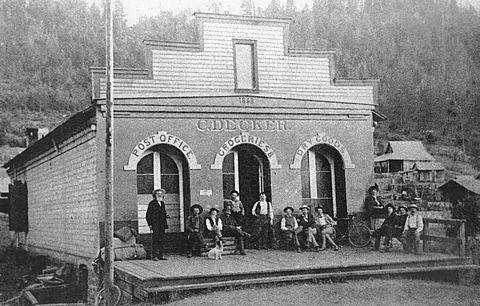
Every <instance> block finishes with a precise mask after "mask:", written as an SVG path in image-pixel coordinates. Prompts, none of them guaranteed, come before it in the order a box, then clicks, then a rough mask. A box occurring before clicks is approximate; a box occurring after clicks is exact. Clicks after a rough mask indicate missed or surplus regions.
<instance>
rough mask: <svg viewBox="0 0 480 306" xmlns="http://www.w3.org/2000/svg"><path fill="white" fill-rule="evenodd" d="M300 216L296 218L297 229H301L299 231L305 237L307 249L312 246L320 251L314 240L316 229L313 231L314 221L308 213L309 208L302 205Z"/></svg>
mask: <svg viewBox="0 0 480 306" xmlns="http://www.w3.org/2000/svg"><path fill="white" fill-rule="evenodd" d="M300 210H301V211H302V214H301V215H300V216H299V217H298V219H297V222H298V227H299V228H301V231H302V233H303V234H305V236H306V237H307V247H311V246H313V247H314V248H315V250H316V251H317V252H318V251H320V246H319V245H318V243H317V239H315V234H316V229H315V219H314V218H313V216H312V214H311V213H310V207H308V206H307V205H303V206H302V207H300Z"/></svg>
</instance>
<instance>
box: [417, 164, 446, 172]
mask: <svg viewBox="0 0 480 306" xmlns="http://www.w3.org/2000/svg"><path fill="white" fill-rule="evenodd" d="M412 168H413V169H415V170H419V171H429V170H445V167H444V166H443V165H442V164H441V163H439V162H416V163H415V164H414V165H413V167H412Z"/></svg>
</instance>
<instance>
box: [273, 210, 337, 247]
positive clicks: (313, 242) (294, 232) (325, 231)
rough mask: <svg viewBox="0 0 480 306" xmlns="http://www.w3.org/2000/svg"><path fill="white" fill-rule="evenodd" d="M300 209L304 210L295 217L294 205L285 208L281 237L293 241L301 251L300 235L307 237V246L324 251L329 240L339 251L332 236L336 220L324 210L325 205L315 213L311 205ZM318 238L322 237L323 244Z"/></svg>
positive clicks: (281, 224) (281, 222)
mask: <svg viewBox="0 0 480 306" xmlns="http://www.w3.org/2000/svg"><path fill="white" fill-rule="evenodd" d="M300 211H301V212H302V213H301V215H300V216H298V217H295V216H294V215H293V212H294V209H293V207H291V206H287V207H285V208H284V209H283V212H284V213H285V215H284V216H283V218H282V220H281V221H280V232H281V236H282V237H281V238H283V239H284V240H287V241H291V243H292V244H293V245H294V246H295V248H296V250H297V252H299V253H301V252H302V249H301V247H300V240H299V238H298V236H299V235H303V236H304V237H305V246H306V247H307V248H314V249H315V251H323V250H325V249H326V243H327V240H328V242H329V243H330V244H331V245H332V247H333V249H334V250H335V251H337V250H338V246H337V244H336V243H335V241H333V239H332V237H331V235H332V234H333V233H334V229H333V225H334V224H335V221H333V219H332V218H331V217H330V216H329V215H328V214H326V213H324V212H323V207H321V206H318V207H316V208H315V213H314V214H311V213H310V207H308V206H307V205H303V206H302V207H301V208H300ZM317 238H320V239H321V246H320V245H319V243H318V242H317Z"/></svg>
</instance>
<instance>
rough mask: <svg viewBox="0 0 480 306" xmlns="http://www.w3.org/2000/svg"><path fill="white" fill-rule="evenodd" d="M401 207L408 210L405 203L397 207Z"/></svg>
mask: <svg viewBox="0 0 480 306" xmlns="http://www.w3.org/2000/svg"><path fill="white" fill-rule="evenodd" d="M400 208H403V209H405V211H407V210H408V208H407V206H405V205H400V206H398V208H397V209H398V210H400Z"/></svg>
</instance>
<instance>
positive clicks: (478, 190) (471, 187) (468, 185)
mask: <svg viewBox="0 0 480 306" xmlns="http://www.w3.org/2000/svg"><path fill="white" fill-rule="evenodd" d="M455 186H461V187H463V188H465V189H466V190H468V191H470V192H473V193H475V194H477V195H480V180H476V179H475V178H474V177H473V176H470V175H460V176H456V177H454V178H453V179H451V180H449V181H448V182H446V183H445V184H443V185H442V186H440V187H438V189H440V190H442V189H450V188H452V187H455Z"/></svg>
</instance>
